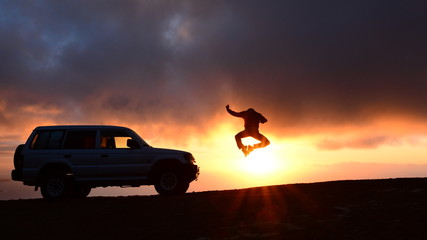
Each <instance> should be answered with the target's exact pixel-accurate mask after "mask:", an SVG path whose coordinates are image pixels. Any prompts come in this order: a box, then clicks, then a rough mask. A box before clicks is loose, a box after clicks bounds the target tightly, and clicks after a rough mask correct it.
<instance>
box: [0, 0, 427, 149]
mask: <svg viewBox="0 0 427 240" xmlns="http://www.w3.org/2000/svg"><path fill="white" fill-rule="evenodd" d="M0 9H1V10H0V53H1V56H2V57H1V59H0V94H1V96H2V98H1V100H0V123H1V125H2V129H5V128H8V129H19V126H20V125H22V124H25V125H32V126H31V127H33V126H34V125H35V124H38V123H46V122H49V123H89V122H90V123H96V122H102V123H108V122H113V120H114V121H116V120H117V119H121V121H122V122H125V123H129V124H136V123H139V124H142V125H144V124H146V125H149V124H160V123H163V124H165V126H169V127H176V128H183V127H196V128H199V129H209V128H211V127H212V126H213V125H214V124H215V123H216V121H224V118H225V116H227V115H226V113H225V111H224V106H225V104H227V103H230V104H231V105H232V107H234V108H236V110H240V109H246V108H248V107H254V108H255V109H257V110H258V111H260V112H262V113H263V114H264V115H265V116H266V117H267V118H269V120H270V121H269V125H270V126H271V129H274V131H275V132H277V133H278V134H281V133H287V134H289V133H294V134H296V132H304V131H308V129H311V130H310V131H313V132H316V131H320V130H322V129H328V128H333V127H335V126H342V125H355V126H356V125H359V124H369V123H370V122H372V121H375V120H376V119H378V118H384V116H386V117H390V118H394V117H398V118H402V117H403V118H405V117H407V118H408V119H410V120H411V121H412V120H414V119H415V120H417V121H424V120H426V118H427V108H425V106H424V103H425V102H426V100H427V95H426V94H424V89H426V87H427V82H426V81H425V79H427V71H426V68H425V66H426V63H427V59H426V57H425V56H426V54H425V49H426V42H427V35H426V32H425V27H424V25H423V23H425V22H426V21H427V17H426V15H425V12H426V10H427V7H426V4H424V3H422V1H405V2H402V1H397V0H392V1H388V2H387V4H384V2H382V1H364V0H362V1H345V2H343V1H338V0H330V1H322V2H319V1H315V0H308V1H299V2H294V1H280V2H274V3H266V2H263V1H233V2H229V1H172V2H171V1H156V2H153V1H125V2H117V1H90V2H88V1H38V2H27V1H3V2H2V3H0ZM239 108H240V109H239ZM220 113H223V114H224V117H222V116H221V115H219V114H220ZM218 116H220V117H218ZM227 117H228V116H227ZM28 128H30V127H28ZM382 141H387V140H386V139H381V138H379V139H376V138H375V137H374V139H369V137H368V138H365V139H364V140H360V141H359V142H358V141H356V142H352V143H345V144H344V145H354V146H361V147H363V146H365V147H370V146H376V144H377V142H382ZM334 144H338V143H334V142H327V141H326V142H324V143H322V144H320V146H321V148H322V147H325V148H331V147H330V146H333V145H334ZM328 146H329V147H328Z"/></svg>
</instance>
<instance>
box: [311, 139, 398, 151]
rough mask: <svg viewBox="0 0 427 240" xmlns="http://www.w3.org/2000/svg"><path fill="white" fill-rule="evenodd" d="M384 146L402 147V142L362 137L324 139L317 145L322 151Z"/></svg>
mask: <svg viewBox="0 0 427 240" xmlns="http://www.w3.org/2000/svg"><path fill="white" fill-rule="evenodd" d="M382 145H400V141H399V140H398V139H396V138H393V137H390V136H371V137H362V138H358V139H352V140H348V141H339V140H331V139H324V140H322V141H320V142H319V143H318V144H317V148H318V149H320V150H339V149H343V148H353V149H372V148H377V147H379V146H382Z"/></svg>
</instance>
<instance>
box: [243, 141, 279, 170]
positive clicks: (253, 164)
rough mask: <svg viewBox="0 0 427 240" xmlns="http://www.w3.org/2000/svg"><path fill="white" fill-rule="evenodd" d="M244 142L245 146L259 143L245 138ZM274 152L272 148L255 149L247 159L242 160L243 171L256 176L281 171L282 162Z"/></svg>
mask: <svg viewBox="0 0 427 240" xmlns="http://www.w3.org/2000/svg"><path fill="white" fill-rule="evenodd" d="M242 142H243V143H244V144H245V145H253V144H256V143H258V142H259V141H257V140H255V139H253V138H245V139H243V141H242ZM272 150H273V149H271V146H268V147H266V148H260V149H255V150H254V151H253V152H251V153H250V154H249V155H248V156H247V157H243V158H242V159H241V160H240V166H241V168H242V170H244V171H245V172H248V173H251V174H256V175H266V174H270V173H273V172H275V171H277V170H279V169H280V168H281V166H280V162H279V161H278V159H277V156H275V153H274V151H272Z"/></svg>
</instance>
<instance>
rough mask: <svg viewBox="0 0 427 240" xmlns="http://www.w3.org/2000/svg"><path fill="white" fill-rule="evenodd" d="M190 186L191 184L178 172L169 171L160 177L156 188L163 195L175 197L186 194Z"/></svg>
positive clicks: (163, 172) (162, 173) (155, 185)
mask: <svg viewBox="0 0 427 240" xmlns="http://www.w3.org/2000/svg"><path fill="white" fill-rule="evenodd" d="M189 186H190V183H189V182H186V181H184V179H183V178H182V176H181V174H179V172H178V171H176V170H172V169H167V170H164V171H162V172H161V173H160V174H159V175H158V176H157V180H156V183H155V184H154V187H155V189H156V191H157V192H158V193H159V194H161V195H173V194H182V193H185V192H186V191H187V189H188V187H189Z"/></svg>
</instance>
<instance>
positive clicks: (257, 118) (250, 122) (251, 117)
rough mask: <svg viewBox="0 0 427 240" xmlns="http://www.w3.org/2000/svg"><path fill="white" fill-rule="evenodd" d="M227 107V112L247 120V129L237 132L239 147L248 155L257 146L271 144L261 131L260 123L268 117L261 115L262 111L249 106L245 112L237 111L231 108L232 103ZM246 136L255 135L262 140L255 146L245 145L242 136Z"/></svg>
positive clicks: (261, 146) (254, 136)
mask: <svg viewBox="0 0 427 240" xmlns="http://www.w3.org/2000/svg"><path fill="white" fill-rule="evenodd" d="M225 108H226V109H227V112H228V113H230V114H231V115H233V116H235V117H240V118H243V119H244V120H245V130H243V131H241V132H239V133H238V134H236V136H235V138H236V143H237V147H238V148H239V149H241V150H242V151H243V153H244V154H245V156H247V155H248V154H249V153H251V152H252V151H253V150H254V149H257V148H263V147H266V146H268V145H269V144H270V141H269V140H268V139H267V138H266V137H265V136H264V135H262V134H261V133H259V130H258V128H259V123H263V124H264V123H266V122H267V119H266V118H265V117H264V116H263V115H261V114H260V113H258V112H256V111H255V110H254V109H253V108H249V109H248V110H246V111H243V112H235V111H233V110H231V109H230V105H228V104H227V106H225ZM245 137H253V138H255V139H256V140H258V141H260V143H257V144H255V145H253V146H245V145H243V143H242V138H245Z"/></svg>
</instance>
